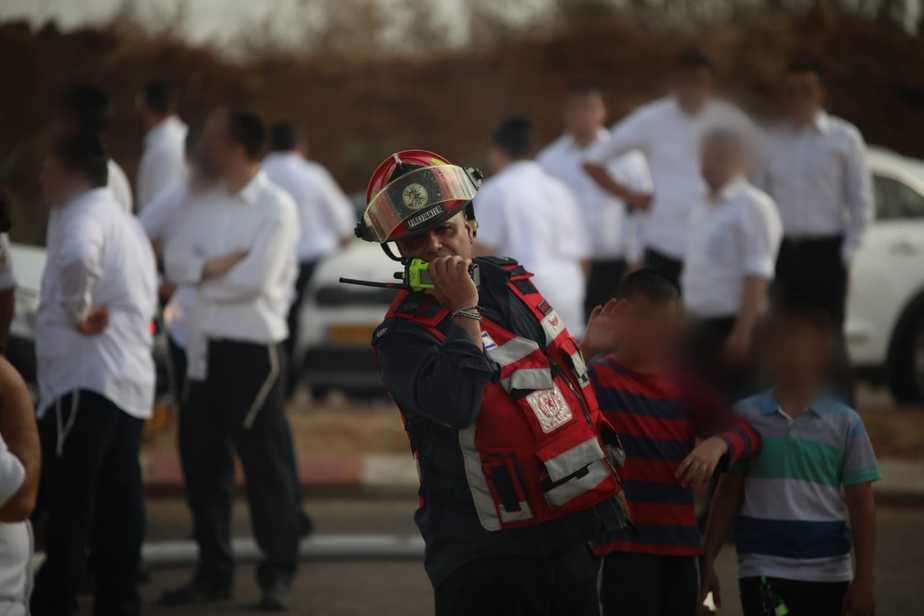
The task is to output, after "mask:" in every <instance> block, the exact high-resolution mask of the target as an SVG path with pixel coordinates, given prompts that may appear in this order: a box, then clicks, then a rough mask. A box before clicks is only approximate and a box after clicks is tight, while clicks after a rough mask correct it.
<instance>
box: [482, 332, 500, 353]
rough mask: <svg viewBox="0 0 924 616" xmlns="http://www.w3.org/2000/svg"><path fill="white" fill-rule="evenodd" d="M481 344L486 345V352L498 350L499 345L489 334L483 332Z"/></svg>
mask: <svg viewBox="0 0 924 616" xmlns="http://www.w3.org/2000/svg"><path fill="white" fill-rule="evenodd" d="M481 343H482V344H484V350H485V351H491V350H493V349H496V348H497V343H496V342H494V338H492V337H491V334H489V333H488V332H481Z"/></svg>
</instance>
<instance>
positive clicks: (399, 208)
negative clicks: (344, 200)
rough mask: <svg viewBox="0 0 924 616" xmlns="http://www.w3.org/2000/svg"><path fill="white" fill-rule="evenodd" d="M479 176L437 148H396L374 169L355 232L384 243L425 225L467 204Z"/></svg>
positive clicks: (405, 235)
mask: <svg viewBox="0 0 924 616" xmlns="http://www.w3.org/2000/svg"><path fill="white" fill-rule="evenodd" d="M480 182H481V174H480V173H479V172H477V171H476V170H473V169H463V168H462V167H459V166H457V165H453V164H452V163H450V162H449V161H448V160H446V159H445V158H444V157H442V156H440V155H439V154H435V153H433V152H428V151H427V150H402V151H400V152H395V153H394V154H392V155H391V156H389V157H388V158H386V159H385V160H383V161H382V162H381V163H380V164H379V166H378V167H376V168H375V171H373V172H372V177H371V178H370V180H369V185H368V187H367V188H366V211H365V213H364V214H363V220H362V222H361V223H360V225H359V227H358V228H357V235H359V236H360V237H361V238H363V239H365V240H368V241H371V242H379V243H382V244H384V243H387V242H393V241H395V240H398V239H401V238H404V237H407V236H409V235H413V234H415V233H419V232H421V231H425V230H426V229H429V228H431V227H433V226H435V225H438V224H440V223H442V222H444V221H446V220H448V219H449V218H452V217H453V216H455V215H456V214H457V213H459V212H460V211H462V210H463V209H465V207H466V206H467V205H468V204H470V203H471V201H472V199H473V198H474V197H475V194H476V193H477V192H478V186H479V184H480Z"/></svg>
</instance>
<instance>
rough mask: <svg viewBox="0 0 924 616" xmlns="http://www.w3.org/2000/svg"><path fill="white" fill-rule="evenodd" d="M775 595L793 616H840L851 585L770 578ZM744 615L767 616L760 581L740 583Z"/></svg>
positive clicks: (755, 578) (753, 578) (744, 579)
mask: <svg viewBox="0 0 924 616" xmlns="http://www.w3.org/2000/svg"><path fill="white" fill-rule="evenodd" d="M767 583H768V584H769V585H770V588H771V589H772V590H773V592H774V593H775V594H776V595H777V596H779V597H780V598H781V599H782V600H783V601H784V602H785V603H786V607H787V608H789V616H840V615H841V610H842V608H843V605H844V595H845V594H846V593H847V587H848V583H847V582H800V581H796V580H783V579H779V578H767ZM738 586H739V588H740V590H741V609H742V611H743V612H744V616H764V615H765V614H769V615H770V616H772V612H769V613H768V612H767V611H765V610H764V609H763V601H762V593H761V583H760V578H757V577H746V578H741V579H740V580H738Z"/></svg>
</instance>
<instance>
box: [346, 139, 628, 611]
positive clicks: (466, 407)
mask: <svg viewBox="0 0 924 616" xmlns="http://www.w3.org/2000/svg"><path fill="white" fill-rule="evenodd" d="M479 181H480V176H479V174H477V173H476V172H474V171H472V170H466V169H463V168H462V167H459V166H456V165H452V164H450V163H449V162H448V161H447V160H446V159H445V158H443V157H442V156H439V155H437V154H434V153H432V152H427V151H423V150H411V151H403V152H398V153H396V154H393V155H392V156H390V157H389V158H388V159H386V160H385V161H383V162H382V164H380V165H379V167H378V168H377V169H376V170H375V172H374V173H373V175H372V179H371V180H370V182H369V188H368V190H367V193H366V197H367V203H368V206H367V209H366V212H365V215H364V216H363V221H362V222H361V223H360V226H359V227H358V228H357V234H358V235H360V236H361V237H363V238H365V239H368V240H370V241H377V242H379V243H382V244H383V245H387V244H389V243H391V242H393V243H395V244H396V245H397V249H398V253H399V254H397V255H395V254H394V252H393V251H390V250H388V249H387V250H386V252H389V254H391V255H392V256H393V257H395V258H399V259H401V260H404V261H407V260H409V259H411V258H417V259H423V260H425V261H427V262H428V263H429V266H428V272H429V274H430V279H431V280H432V282H433V288H432V289H430V290H428V291H427V292H415V291H411V290H409V289H405V290H402V291H400V292H399V293H398V295H397V296H396V298H395V300H394V302H393V303H392V305H391V307H390V308H389V311H388V314H387V315H386V317H385V320H384V322H383V323H382V324H381V325H380V326H379V327H378V328H377V329H376V331H375V334H374V338H373V346H374V347H375V350H376V353H377V355H378V358H379V362H380V368H381V373H382V379H383V382H384V383H385V385H386V387H387V388H388V390H389V392H390V393H391V395H392V397H393V398H394V400H395V402H396V403H397V405H398V407H399V408H400V410H401V413H402V416H403V418H404V422H405V427H406V429H407V432H408V435H409V438H410V441H411V448H412V450H413V452H414V455H415V457H416V458H417V461H418V468H419V471H420V507H419V509H418V511H417V514H416V521H417V525H418V527H419V529H420V531H421V534H422V535H423V538H424V540H425V542H426V561H425V567H426V570H427V573H428V575H429V576H430V580H431V582H432V584H433V587H434V592H435V596H436V613H437V614H438V615H440V616H443V615H454V614H459V615H462V614H464V615H472V614H479V615H481V614H524V615H526V614H543V615H548V614H568V615H574V616H581V615H584V614H587V615H590V614H598V612H599V603H598V599H597V590H596V576H597V568H598V566H597V563H596V561H595V560H594V558H593V556H592V555H591V553H590V552H589V550H588V547H587V545H588V541H589V540H591V539H594V538H597V537H600V535H601V533H605V532H607V531H610V530H614V529H616V528H620V527H621V526H623V525H624V524H625V522H626V515H625V507H624V500H623V499H622V489H621V483H620V481H619V477H618V475H617V473H616V467H617V466H618V465H619V463H620V462H621V457H622V451H621V448H620V447H619V443H618V439H617V438H616V437H615V436H614V435H613V434H612V433H611V432H610V431H609V430H608V429H607V428H606V425H605V422H604V419H603V418H602V416H601V414H600V411H599V409H598V406H597V402H596V398H595V397H594V393H593V390H592V389H591V386H590V383H589V380H588V376H587V369H586V367H585V364H584V359H583V356H582V354H581V350H580V348H579V346H578V344H577V343H576V342H575V341H574V339H573V338H572V337H571V336H570V335H569V334H568V331H567V330H566V329H565V327H564V324H563V323H562V320H561V318H560V317H559V316H558V314H557V313H556V312H555V310H554V308H553V307H552V306H550V305H549V304H548V302H546V301H545V300H544V299H543V297H542V295H541V294H540V293H539V291H538V290H537V289H536V288H535V287H534V286H533V284H532V282H531V281H530V278H531V274H529V273H528V272H526V271H525V270H524V269H523V268H522V267H520V266H519V265H518V264H517V263H516V262H514V261H512V260H509V259H503V258H496V257H490V258H477V259H474V260H473V258H472V244H473V240H474V238H475V235H476V232H477V224H476V222H475V218H474V212H473V209H472V207H471V200H472V198H473V197H474V196H475V193H476V192H477V188H478V184H479ZM473 264H474V265H476V266H477V271H478V276H473V271H474V269H473V267H472V265H473ZM475 278H477V279H478V282H476V280H475ZM591 334H592V333H591Z"/></svg>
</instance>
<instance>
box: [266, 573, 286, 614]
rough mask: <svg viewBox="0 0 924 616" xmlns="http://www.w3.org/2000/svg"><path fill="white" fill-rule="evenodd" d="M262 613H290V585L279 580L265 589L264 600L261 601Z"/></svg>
mask: <svg viewBox="0 0 924 616" xmlns="http://www.w3.org/2000/svg"><path fill="white" fill-rule="evenodd" d="M260 611H262V612H288V611H289V584H287V583H286V582H283V581H282V580H277V581H275V582H273V583H272V584H270V585H269V586H266V587H265V588H264V589H263V598H262V599H261V600H260Z"/></svg>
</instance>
